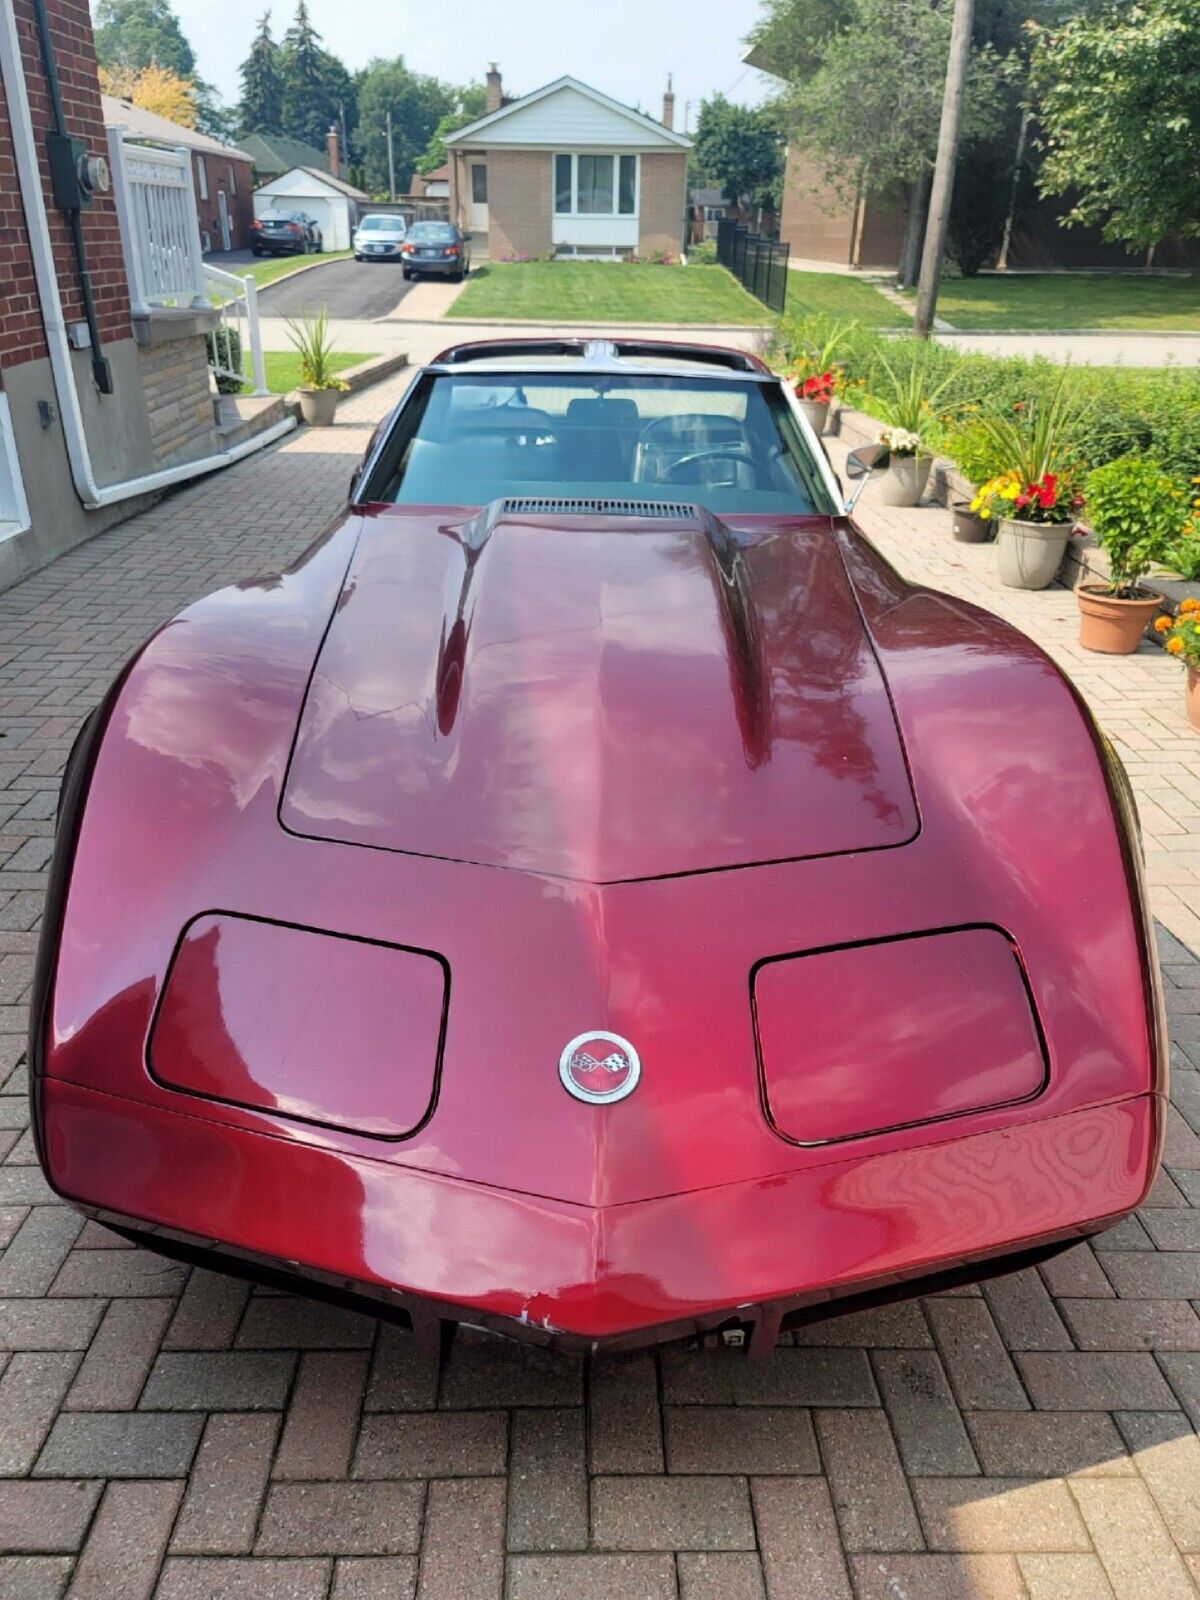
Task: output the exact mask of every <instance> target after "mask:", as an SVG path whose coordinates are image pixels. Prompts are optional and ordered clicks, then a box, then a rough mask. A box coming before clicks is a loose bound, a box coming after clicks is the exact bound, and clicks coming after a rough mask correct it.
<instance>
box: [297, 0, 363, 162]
mask: <svg viewBox="0 0 1200 1600" xmlns="http://www.w3.org/2000/svg"><path fill="white" fill-rule="evenodd" d="M279 70H280V76H281V78H282V82H283V104H282V112H281V121H282V128H281V130H280V131H282V132H283V133H287V134H290V135H291V137H292V138H293V139H299V140H301V141H302V142H303V143H304V144H310V145H313V146H315V147H316V148H317V149H318V150H323V149H324V148H325V135H326V134H327V133H328V132H329V129H330V127H331V126H333V125H334V124H335V123H337V124H340V122H341V119H342V117H343V115H345V117H346V127H347V132H349V131H350V129H351V128H352V126H353V123H354V100H355V95H354V83H353V80H352V79H351V77H350V74H349V73H348V72H347V71H346V68H345V67H344V66H343V65H342V63H341V62H340V61H339V60H338V59H337V57H336V56H332V55H330V54H329V52H328V51H327V50H324V49H322V47H321V35H320V34H319V33H318V32H317V30H316V29H315V28H314V27H313V25H312V21H311V19H310V17H309V15H308V6H307V4H306V0H299V5H298V6H297V7H296V19H295V21H294V22H293V23H292V25H291V27H290V28H289V29H288V31H287V32H286V33H285V34H284V36H283V44H282V45H281V47H280V51H279Z"/></svg>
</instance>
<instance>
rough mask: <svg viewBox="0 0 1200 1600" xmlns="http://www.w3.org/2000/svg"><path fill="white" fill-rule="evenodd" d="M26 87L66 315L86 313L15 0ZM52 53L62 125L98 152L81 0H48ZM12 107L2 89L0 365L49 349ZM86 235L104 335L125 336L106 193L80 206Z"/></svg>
mask: <svg viewBox="0 0 1200 1600" xmlns="http://www.w3.org/2000/svg"><path fill="white" fill-rule="evenodd" d="M15 5H16V16H17V27H18V31H19V33H20V38H21V53H22V59H23V61H24V64H25V83H26V92H27V94H28V96H29V106H30V114H31V117H32V120H33V129H34V134H35V136H36V139H37V144H38V149H39V151H40V163H41V168H42V187H43V191H44V193H45V196H46V208H47V212H48V213H49V218H50V235H51V240H52V243H53V248H54V260H55V263H56V265H57V268H58V287H59V293H60V295H61V296H62V301H63V310H64V313H65V315H66V317H67V320H68V321H69V322H78V321H82V319H83V300H82V298H81V296H80V293H79V282H78V273H77V269H76V264H75V252H74V248H73V246H72V244H71V237H70V231H69V229H68V227H67V222H66V218H65V217H64V215H63V213H62V212H61V211H59V209H58V208H57V206H55V204H54V202H53V198H52V195H51V189H50V177H49V171H48V167H47V160H46V151H45V141H46V134H47V133H48V132H49V130H50V127H51V112H50V96H49V92H48V89H47V86H46V77H45V73H44V71H43V69H42V60H41V52H40V50H39V48H38V42H37V34H36V31H35V27H34V21H33V8H32V6H31V4H30V0H15ZM47 10H48V12H49V17H50V29H51V35H52V38H53V41H54V48H55V58H56V60H57V62H58V73H59V80H60V83H61V86H62V97H63V108H64V111H65V114H66V123H67V132H68V133H71V134H74V135H75V136H76V137H77V138H81V139H83V140H84V141H85V143H86V145H87V148H88V150H89V151H90V152H92V153H93V154H96V155H103V154H105V152H106V149H107V146H106V141H105V133H104V120H103V117H102V116H101V112H100V86H99V83H98V82H97V79H96V58H95V52H94V48H93V45H92V24H91V18H90V15H89V12H88V6H87V4H86V0H47ZM10 121H11V118H10V114H9V108H8V106H7V104H6V103H5V101H4V96H3V92H2V91H0V367H14V366H19V365H20V364H21V363H23V362H26V361H35V360H38V359H40V358H42V357H44V356H45V355H46V353H47V352H46V343H45V338H44V336H43V331H42V322H41V315H40V311H39V303H38V296H37V289H36V285H35V283H34V277H33V261H32V257H31V255H30V252H29V244H28V234H27V228H26V222H25V212H24V208H23V207H22V205H21V196H20V190H19V188H18V185H17V172H16V166H15V162H14V158H13V146H12V136H11V131H10ZM83 235H84V240H85V243H86V246H87V261H88V268H89V271H90V273H91V279H92V291H93V294H94V296H95V300H96V313H97V317H98V320H99V324H100V334H101V338H102V339H114V340H115V339H127V338H128V337H129V334H130V323H129V295H128V290H127V288H126V283H125V265H124V260H123V258H122V255H121V239H120V235H119V233H118V231H117V211H116V206H115V204H114V202H113V198H112V195H111V194H108V195H100V196H98V197H97V199H96V201H95V203H94V204H93V205H92V206H91V207H90V208H89V209H88V210H86V211H85V212H84V213H83Z"/></svg>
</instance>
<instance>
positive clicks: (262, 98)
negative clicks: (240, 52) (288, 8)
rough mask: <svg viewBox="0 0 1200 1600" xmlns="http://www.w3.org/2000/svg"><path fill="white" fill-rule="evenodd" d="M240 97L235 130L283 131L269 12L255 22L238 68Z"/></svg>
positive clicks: (280, 85) (279, 77) (280, 89)
mask: <svg viewBox="0 0 1200 1600" xmlns="http://www.w3.org/2000/svg"><path fill="white" fill-rule="evenodd" d="M239 70H240V73H241V79H242V98H241V101H240V102H239V105H238V128H239V130H240V131H241V132H242V133H280V132H282V130H283V75H282V73H281V71H280V62H279V46H278V45H277V44H276V43H275V40H274V39H273V38H272V37H271V13H270V12H269V11H264V12H263V14H262V16H261V17H260V18H259V19H258V32H257V33H256V34H255V35H254V42H253V43H252V44H251V46H250V54H249V55H248V56H247V57H246V59H245V61H243V62H242V65H241V68H240V69H239Z"/></svg>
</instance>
